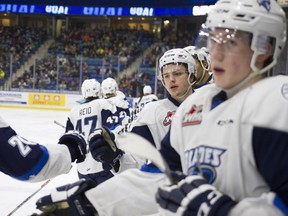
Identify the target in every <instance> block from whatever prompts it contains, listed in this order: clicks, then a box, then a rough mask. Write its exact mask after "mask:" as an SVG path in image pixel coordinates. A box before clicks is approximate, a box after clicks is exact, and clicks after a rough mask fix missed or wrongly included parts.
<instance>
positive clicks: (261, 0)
mask: <svg viewBox="0 0 288 216" xmlns="http://www.w3.org/2000/svg"><path fill="white" fill-rule="evenodd" d="M257 2H258V4H259V6H262V7H264V8H265V9H266V10H267V11H268V12H269V11H270V10H271V2H270V0H257Z"/></svg>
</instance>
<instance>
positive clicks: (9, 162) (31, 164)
mask: <svg viewBox="0 0 288 216" xmlns="http://www.w3.org/2000/svg"><path fill="white" fill-rule="evenodd" d="M0 137H1V142H0V143H1V144H0V145H1V151H0V171H1V172H3V173H5V174H7V175H9V176H11V177H13V178H15V179H17V180H21V181H27V182H39V181H43V180H45V179H49V178H53V177H55V176H57V175H60V174H64V173H68V172H69V171H70V169H71V162H74V161H75V160H77V161H83V160H84V158H85V153H86V141H85V139H84V137H83V136H81V135H80V134H79V133H78V132H76V131H69V132H67V133H65V134H64V135H62V136H61V137H60V139H59V144H62V145H55V144H54V145H48V144H45V145H41V144H39V143H35V142H32V141H30V140H27V139H25V138H23V137H21V136H20V135H19V134H17V133H16V131H15V130H13V129H12V128H11V127H10V126H9V124H8V123H7V122H5V121H4V120H3V119H2V118H1V117H0Z"/></svg>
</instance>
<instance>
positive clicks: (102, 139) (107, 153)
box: [88, 128, 124, 172]
mask: <svg viewBox="0 0 288 216" xmlns="http://www.w3.org/2000/svg"><path fill="white" fill-rule="evenodd" d="M88 143H89V148H90V151H91V154H92V156H93V158H94V159H95V160H96V161H98V162H101V163H102V164H103V169H104V170H111V169H112V168H114V170H115V171H116V172H117V171H118V169H119V166H120V163H119V159H120V158H121V157H122V155H123V154H124V152H123V151H122V150H120V149H119V148H118V147H117V145H116V143H115V136H114V134H113V133H112V132H110V131H109V129H107V128H98V129H95V130H94V131H93V132H92V133H91V134H90V135H89V137H88Z"/></svg>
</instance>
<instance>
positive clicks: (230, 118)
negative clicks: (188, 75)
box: [156, 0, 288, 216]
mask: <svg viewBox="0 0 288 216" xmlns="http://www.w3.org/2000/svg"><path fill="white" fill-rule="evenodd" d="M206 25H207V27H208V29H209V37H208V49H209V52H210V55H211V64H212V70H213V76H214V82H215V85H214V84H211V85H207V86H205V87H203V88H201V89H199V90H198V91H196V92H195V93H194V94H193V95H192V96H191V97H189V98H187V99H186V100H185V101H184V102H183V103H182V104H181V106H180V107H179V109H178V110H177V112H176V114H175V116H174V118H173V122H172V125H171V130H170V135H168V137H166V138H165V139H164V140H163V143H162V149H161V152H162V154H163V155H164V156H165V155H166V156H167V153H168V154H169V158H168V157H166V160H167V162H168V164H171V161H173V157H171V154H170V151H169V150H168V151H167V149H166V148H165V147H166V146H168V147H169V146H170V147H171V146H172V147H173V148H174V149H175V150H176V151H177V153H178V154H180V156H181V165H182V169H183V172H184V173H185V174H186V175H188V177H186V178H184V179H183V180H182V181H180V182H179V183H178V184H177V185H173V186H168V185H167V186H162V187H160V188H159V190H158V192H157V196H156V199H157V203H158V204H159V210H160V213H161V215H167V216H168V215H169V216H184V215H189V216H193V215H195V216H196V215H206V216H218V215H221V216H226V215H228V216H252V215H253V216H254V215H261V216H268V215H269V216H271V215H273V216H283V215H288V208H287V207H288V196H287V195H288V172H287V170H288V157H287V155H288V145H287V144H288V121H287V119H288V77H287V76H282V75H279V76H275V77H267V75H266V74H267V73H268V72H269V70H270V69H271V68H272V67H273V66H274V65H275V64H276V62H277V58H278V57H279V55H280V53H281V51H282V50H283V49H284V47H285V43H286V26H287V24H286V17H285V13H284V11H283V10H282V9H281V8H280V6H279V5H278V4H277V2H276V1H275V0H266V1H261V0H228V1H227V0H219V1H218V2H217V3H216V5H215V7H214V8H213V9H212V10H211V11H210V12H209V14H208V17H207V22H206ZM207 133H208V135H207ZM176 157H177V155H176ZM173 165H174V163H173Z"/></svg>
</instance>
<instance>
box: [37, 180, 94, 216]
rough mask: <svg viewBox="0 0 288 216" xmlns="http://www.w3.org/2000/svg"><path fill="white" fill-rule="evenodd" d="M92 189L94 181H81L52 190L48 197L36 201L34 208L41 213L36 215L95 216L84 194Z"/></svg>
mask: <svg viewBox="0 0 288 216" xmlns="http://www.w3.org/2000/svg"><path fill="white" fill-rule="evenodd" d="M94 187H96V184H95V183H94V181H92V180H84V179H81V180H79V181H77V182H75V183H73V184H67V185H64V186H61V187H57V188H54V189H52V191H51V194H50V195H47V196H44V197H41V198H40V199H38V200H37V202H36V208H37V209H39V210H40V211H42V213H41V214H38V215H43V216H44V215H46V216H47V215H51V216H52V215H53V216H58V215H59V216H60V215H61V216H68V215H69V216H71V215H73V216H79V215H81V216H92V215H93V216H94V215H95V216H96V215H98V214H97V211H96V210H95V208H94V207H93V205H92V204H91V203H90V202H89V200H88V199H87V198H86V196H85V194H84V193H85V191H87V190H89V189H91V188H94Z"/></svg>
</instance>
